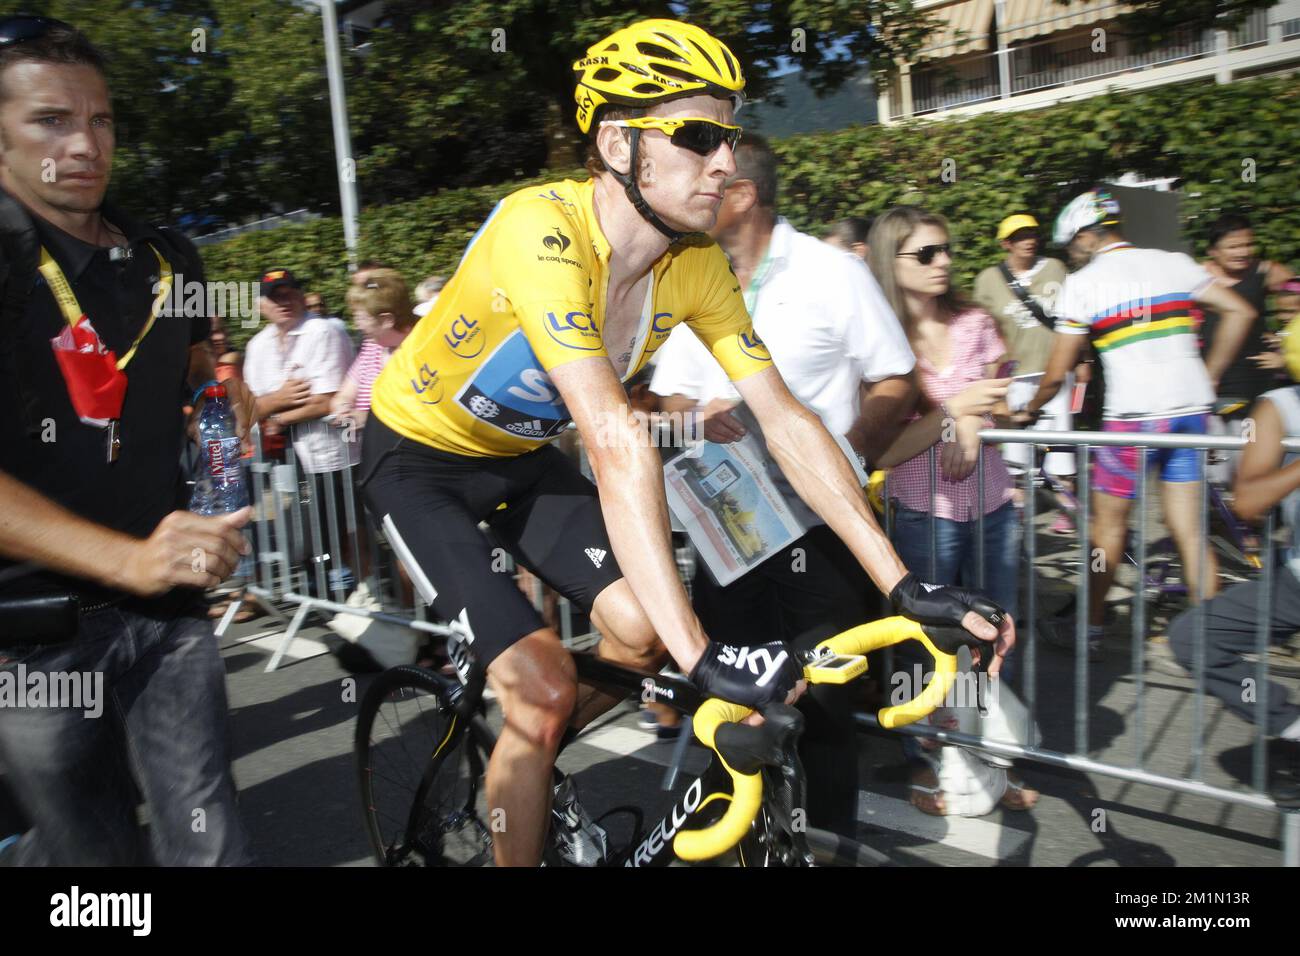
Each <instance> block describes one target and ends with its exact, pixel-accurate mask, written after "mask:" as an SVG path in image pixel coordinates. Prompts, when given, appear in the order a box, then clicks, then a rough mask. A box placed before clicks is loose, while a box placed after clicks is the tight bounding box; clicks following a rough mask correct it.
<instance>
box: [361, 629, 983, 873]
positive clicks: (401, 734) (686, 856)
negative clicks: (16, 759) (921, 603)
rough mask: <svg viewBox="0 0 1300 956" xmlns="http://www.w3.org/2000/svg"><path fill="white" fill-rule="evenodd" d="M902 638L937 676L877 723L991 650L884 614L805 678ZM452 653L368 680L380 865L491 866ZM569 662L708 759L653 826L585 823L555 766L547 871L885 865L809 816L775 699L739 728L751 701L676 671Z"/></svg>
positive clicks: (832, 678) (456, 645) (368, 813)
mask: <svg viewBox="0 0 1300 956" xmlns="http://www.w3.org/2000/svg"><path fill="white" fill-rule="evenodd" d="M908 640H915V641H917V642H919V643H920V644H921V645H922V647H924V648H925V650H926V651H927V652H928V653H929V654H930V656H931V657H932V658H933V659H934V668H933V670H934V678H933V679H932V680H931V681H930V683H929V684H928V685H927V686H926V687H925V688H924V690H922V691H921V693H920V694H918V695H917V696H916V697H915V698H913V699H912V700H910V701H906V702H904V703H901V704H896V705H894V706H890V707H886V708H883V709H882V710H881V711H880V712H879V714H878V719H879V721H880V725H881V726H882V727H885V728H893V727H899V726H903V725H904V724H909V723H912V722H914V721H917V720H920V719H921V718H923V717H925V716H926V715H927V714H929V713H930V712H931V711H933V710H934V709H935V708H936V707H938V706H940V704H942V702H943V701H944V698H945V696H946V695H947V693H948V690H949V688H950V687H951V686H952V683H953V681H954V679H955V675H956V673H957V658H956V653H957V651H958V649H959V648H960V647H962V646H967V647H972V648H982V653H981V654H980V655H979V657H980V661H981V663H980V666H981V667H986V666H987V664H988V662H990V661H991V660H992V656H993V652H992V645H991V644H986V643H985V642H981V641H979V640H978V639H977V638H975V637H974V636H973V635H971V634H969V633H968V632H967V631H965V630H964V629H961V628H949V627H929V626H922V625H920V624H917V623H915V622H913V621H910V620H908V619H906V618H902V617H892V618H886V619H884V620H880V621H875V622H872V623H869V624H862V625H859V626H857V627H854V628H850V629H849V630H847V631H844V632H843V633H841V634H838V635H836V636H834V637H831V638H828V639H827V640H825V641H823V642H822V643H821V644H819V645H817V647H816V648H814V649H813V650H811V651H808V652H805V654H804V655H803V661H802V663H803V665H804V676H805V678H806V679H808V680H809V682H811V683H819V684H820V683H834V684H843V683H847V682H848V681H851V680H853V679H855V678H857V677H859V676H861V675H862V674H864V673H865V672H866V670H867V658H866V655H867V654H868V653H870V652H872V651H875V650H879V649H882V648H885V647H890V646H893V645H896V644H899V643H902V642H903V641H908ZM447 652H448V655H449V656H450V657H451V659H452V661H453V663H454V664H455V665H456V672H457V679H453V678H451V677H445V676H443V675H441V674H437V673H434V672H433V671H430V670H426V669H424V668H420V667H413V666H402V667H395V668H392V669H390V670H388V671H385V672H384V673H383V674H381V675H379V676H378V677H377V678H376V679H375V681H374V683H372V684H371V685H370V687H369V688H368V690H367V692H366V694H365V696H364V697H363V699H362V704H361V710H360V714H359V716H358V719H357V726H356V739H355V752H356V758H357V770H358V779H359V784H360V792H361V805H362V808H363V815H364V821H365V827H366V832H367V835H368V836H369V839H370V844H371V848H372V850H373V852H374V855H375V859H376V860H377V861H378V863H379V864H380V865H381V866H485V865H490V864H491V863H492V860H493V853H492V834H493V833H494V832H497V828H496V824H497V823H498V820H497V817H496V814H497V813H499V812H500V811H495V812H494V811H493V810H492V809H491V808H489V807H488V805H487V799H486V788H485V785H484V775H485V773H486V770H487V765H488V759H489V757H490V755H491V753H492V748H493V746H494V744H495V740H496V738H495V735H494V733H493V731H492V729H491V727H490V726H489V724H488V721H487V719H486V708H485V706H484V700H483V692H484V687H485V683H486V675H485V673H484V670H483V668H481V667H479V666H477V663H476V662H475V661H474V659H473V655H472V652H470V650H469V645H468V643H467V642H465V641H464V640H463V637H456V636H453V637H452V638H449V639H448V648H447ZM760 653H762V652H760ZM573 659H574V662H575V664H576V667H577V674H578V681H579V682H580V683H582V684H586V685H588V686H592V687H595V688H597V689H598V690H600V691H602V692H604V693H608V694H611V695H614V696H631V695H634V694H639V695H640V697H641V699H642V700H643V701H646V702H650V701H657V702H659V703H663V704H666V705H668V706H669V707H672V708H673V709H675V710H677V711H678V712H679V713H682V714H685V715H691V716H692V721H691V727H692V730H693V732H694V735H695V737H696V738H697V739H698V741H699V742H700V743H701V744H703V746H705V747H706V748H708V750H709V751H710V760H709V763H708V766H707V767H706V768H705V771H704V773H703V774H701V775H700V776H699V777H696V778H693V779H690V780H688V781H686V782H684V783H683V784H682V785H680V786H679V787H677V788H675V789H674V791H673V799H674V803H673V806H672V808H671V810H669V811H668V813H667V814H666V815H665V816H664V817H663V818H662V819H661V820H658V821H657V822H655V823H654V824H652V825H650V826H645V825H644V814H643V813H642V811H641V809H640V808H639V807H616V808H614V809H613V810H610V811H609V812H608V813H607V814H605V815H604V816H603V817H601V818H599V819H597V820H594V821H593V820H591V819H590V818H589V817H587V815H586V811H585V810H583V809H582V808H581V806H580V805H579V804H578V802H577V799H576V792H575V791H574V790H573V789H572V787H571V786H570V785H569V781H568V778H566V776H565V775H564V774H563V773H562V772H561V771H559V770H558V769H556V770H555V771H554V784H555V794H556V796H555V801H554V806H553V809H552V813H551V828H550V832H549V834H548V838H547V841H546V844H545V849H544V853H543V863H544V865H547V866H629V867H641V866H664V865H669V864H672V863H676V862H680V863H685V864H696V863H704V862H706V861H714V862H715V863H723V864H725V863H728V862H734V863H736V864H739V865H740V866H776V867H801V866H879V865H888V863H889V860H888V858H887V857H885V856H884V855H883V854H881V853H878V852H877V851H875V850H873V849H871V848H869V847H866V846H863V845H862V844H860V843H857V842H855V841H853V840H850V839H847V838H845V837H842V836H839V835H836V834H833V833H830V832H827V831H824V830H819V829H816V828H814V827H808V826H805V825H804V812H803V807H804V806H805V803H804V790H805V777H804V771H803V767H802V765H801V763H800V761H799V757H798V751H797V747H798V741H799V735H800V734H801V732H802V730H803V716H802V714H801V713H800V712H799V711H798V710H797V709H796V708H793V707H788V706H785V705H783V704H770V705H768V706H765V707H763V708H761V711H760V712H761V714H762V716H763V722H762V723H761V724H758V725H753V724H745V723H741V721H743V720H745V719H746V718H747V717H748V716H749V715H750V714H751V713H752V711H751V710H750V709H749V708H746V707H743V706H740V705H737V704H731V703H727V702H725V701H722V700H719V699H717V698H710V699H706V698H705V697H704V696H703V695H702V694H701V693H700V691H699V689H698V688H696V687H695V686H694V685H693V684H691V683H689V682H687V681H686V680H683V679H680V678H674V677H670V676H667V675H663V674H658V673H651V672H648V671H642V670H637V669H634V668H629V667H624V666H622V665H619V664H616V663H614V662H611V661H608V660H603V659H601V658H598V657H596V655H595V654H593V653H590V652H587V651H574V652H573ZM575 737H580V734H577V733H576V732H571V733H570V735H568V736H567V737H566V739H565V741H564V742H562V744H561V748H560V749H561V752H562V751H563V749H564V746H566V745H567V744H568V743H569V742H570V741H571V740H572V739H574V738H575ZM616 813H627V814H630V815H631V816H632V817H633V820H634V825H633V827H632V836H631V838H630V839H629V840H627V841H626V843H625V844H624V845H623V846H621V847H617V848H615V847H611V846H610V845H609V839H608V834H607V832H606V831H605V830H604V828H602V827H601V826H600V824H601V823H602V822H603V821H604V820H605V819H606V818H607V817H609V816H611V815H613V814H616ZM501 822H502V823H503V822H504V821H501Z"/></svg>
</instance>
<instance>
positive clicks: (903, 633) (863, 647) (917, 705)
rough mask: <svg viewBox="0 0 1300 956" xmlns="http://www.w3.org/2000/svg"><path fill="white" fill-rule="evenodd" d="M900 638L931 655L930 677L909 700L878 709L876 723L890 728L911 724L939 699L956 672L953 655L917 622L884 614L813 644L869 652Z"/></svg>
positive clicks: (840, 650) (848, 651)
mask: <svg viewBox="0 0 1300 956" xmlns="http://www.w3.org/2000/svg"><path fill="white" fill-rule="evenodd" d="M903 641H920V642H921V646H922V647H924V648H925V649H926V650H927V651H929V653H930V656H931V657H932V658H934V679H933V680H931V681H930V684H929V686H927V687H926V688H925V690H924V691H922V692H921V693H920V694H918V695H917V696H916V697H915V698H913V699H912V700H909V701H907V702H906V703H904V704H896V705H894V706H893V707H885V708H883V709H881V711H880V713H879V714H877V719H878V720H879V721H880V726H882V727H885V728H890V729H892V728H894V727H902V726H905V725H906V724H914V723H916V722H917V721H918V720H920V719H921V718H922V717H925V716H926V715H927V714H929V713H931V712H932V711H933V710H935V708H937V707H939V706H940V705H941V704H942V703H943V701H944V698H946V697H947V696H948V691H949V689H950V688H951V687H952V684H953V681H954V680H955V679H956V676H957V658H956V657H954V656H953V655H952V654H945V653H944V652H943V651H941V650H939V649H938V648H937V647H935V646H934V644H933V643H932V642H931V641H930V638H929V636H928V635H927V634H926V633H925V630H924V629H923V628H922V627H921V625H920V624H917V623H916V622H915V621H909V620H908V619H907V618H905V617H887V618H885V619H884V620H881V621H872V622H871V623H870V624H859V625H858V626H857V627H852V628H849V629H848V630H847V631H843V632H842V633H840V634H836V635H835V636H834V637H829V638H827V639H826V640H824V641H822V642H821V643H820V644H818V645H817V646H818V647H819V648H820V647H825V648H829V649H830V650H832V651H834V652H835V653H836V654H870V653H871V652H872V651H878V650H880V649H882V648H885V647H892V646H893V645H895V644H901V643H902V642H903Z"/></svg>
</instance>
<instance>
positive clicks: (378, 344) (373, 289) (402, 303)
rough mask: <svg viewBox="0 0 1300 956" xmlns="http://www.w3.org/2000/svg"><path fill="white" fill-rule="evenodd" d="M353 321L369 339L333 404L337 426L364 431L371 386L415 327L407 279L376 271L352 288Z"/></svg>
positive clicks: (350, 300) (391, 270) (394, 271)
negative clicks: (351, 425)
mask: <svg viewBox="0 0 1300 956" xmlns="http://www.w3.org/2000/svg"><path fill="white" fill-rule="evenodd" d="M348 308H349V309H350V310H351V312H352V322H353V324H355V325H356V327H357V331H359V332H360V333H361V334H362V335H363V336H364V337H365V338H364V339H363V340H362V343H361V348H360V350H359V351H358V352H357V357H356V360H355V361H353V363H352V365H351V366H350V367H349V368H348V372H347V376H346V378H345V379H344V381H343V385H342V386H341V387H340V388H339V390H338V392H337V393H335V395H334V398H333V399H332V400H331V402H330V413H331V414H332V415H334V424H335V425H338V426H340V427H343V426H346V425H347V424H349V423H351V424H353V425H354V426H355V428H364V427H365V424H366V416H367V415H368V414H369V412H370V387H371V385H373V384H374V381H375V379H376V378H378V377H379V373H380V371H382V370H383V367H384V365H385V364H386V363H387V362H388V359H389V356H391V355H392V354H393V349H395V348H397V346H399V345H401V344H402V340H403V339H405V338H406V336H407V334H408V333H409V332H410V331H411V329H412V328H413V327H414V325H415V312H414V305H413V304H412V302H411V293H410V290H409V289H407V287H406V280H405V279H403V278H402V274H401V273H400V272H398V271H396V270H395V269H374V270H372V271H371V272H370V277H369V278H368V279H367V280H366V283H365V285H363V286H357V285H354V286H351V287H350V288H349V289H348Z"/></svg>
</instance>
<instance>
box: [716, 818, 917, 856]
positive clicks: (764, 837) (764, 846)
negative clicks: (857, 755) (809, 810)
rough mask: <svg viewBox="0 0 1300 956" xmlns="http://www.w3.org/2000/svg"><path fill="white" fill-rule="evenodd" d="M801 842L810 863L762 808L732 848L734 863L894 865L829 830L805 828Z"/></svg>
mask: <svg viewBox="0 0 1300 956" xmlns="http://www.w3.org/2000/svg"><path fill="white" fill-rule="evenodd" d="M803 842H804V845H805V846H807V848H808V851H809V853H811V855H812V859H811V861H810V860H807V859H801V858H800V854H799V851H798V850H797V849H796V842H795V840H794V838H793V835H792V834H791V833H790V832H789V831H788V830H787V829H785V828H784V827H781V826H779V825H777V824H776V823H775V821H774V819H773V816H772V814H771V813H770V811H769V810H768V808H766V807H764V808H763V810H762V811H760V813H759V815H758V819H757V820H755V821H754V826H753V829H751V830H750V832H749V834H748V835H747V836H746V837H745V839H743V840H742V841H741V842H740V843H739V844H738V845H737V846H736V861H737V863H739V865H740V866H750V867H754V866H766V867H802V866H854V867H857V866H863V867H867V866H893V865H894V864H893V861H891V860H890V859H889V857H887V856H885V855H884V854H883V853H880V852H878V851H876V850H873V849H871V847H868V846H864V845H863V844H861V843H859V842H857V841H856V840H850V839H849V838H848V837H843V836H840V835H839V834H838V833H831V832H830V831H829V830H819V829H817V828H816V827H809V828H808V829H807V830H805V831H804V832H803Z"/></svg>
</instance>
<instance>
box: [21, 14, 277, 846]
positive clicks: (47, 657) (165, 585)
mask: <svg viewBox="0 0 1300 956" xmlns="http://www.w3.org/2000/svg"><path fill="white" fill-rule="evenodd" d="M128 95H129V94H128ZM112 115H113V108H112V105H111V100H110V95H109V90H108V82H107V79H106V75H105V67H104V59H103V57H102V55H101V54H100V53H99V51H97V50H96V49H95V48H94V47H93V46H92V45H91V44H90V42H89V41H88V40H87V39H86V37H85V36H84V35H83V34H82V33H80V32H79V31H78V30H76V29H75V28H74V27H71V26H69V25H68V24H65V23H61V22H59V21H57V20H50V19H45V18H41V17H28V16H10V17H4V18H0V222H2V223H3V224H4V225H3V226H0V229H2V230H3V232H4V235H3V237H2V238H3V243H2V244H0V249H3V250H4V256H0V259H3V260H5V261H4V262H3V265H4V271H3V274H4V276H5V287H6V289H7V290H8V294H6V296H5V306H4V316H3V322H0V335H4V336H5V341H4V342H0V346H3V347H0V501H3V503H4V504H3V507H2V508H0V671H5V670H7V671H10V673H9V674H8V675H7V676H8V678H9V679H10V681H12V679H13V678H14V676H15V674H16V673H20V672H19V671H18V669H19V668H22V669H24V670H25V671H26V674H27V677H26V678H20V680H26V681H33V680H35V679H36V677H37V676H38V675H39V676H40V678H41V679H42V680H43V681H44V682H45V683H47V684H48V685H49V686H50V687H51V688H55V687H59V686H64V687H65V688H69V689H70V690H71V691H72V692H71V695H70V696H68V697H66V698H62V699H58V700H51V701H50V703H52V704H53V705H54V706H19V707H0V766H3V767H4V770H5V782H6V784H7V786H8V787H9V788H10V789H11V790H12V791H13V793H14V795H15V796H16V798H17V801H18V803H19V805H20V807H21V809H22V812H23V814H24V815H25V817H26V819H27V822H28V823H29V824H30V829H29V830H28V831H27V833H25V834H24V835H23V837H22V838H21V839H20V840H19V841H18V842H17V843H16V844H11V845H10V847H9V849H8V850H6V851H4V852H5V855H6V856H7V857H8V858H9V860H6V862H10V861H12V862H14V863H16V864H19V865H22V864H36V863H41V864H54V865H58V866H109V865H129V864H138V863H142V862H146V861H148V860H152V862H155V863H158V864H163V865H168V866H198V865H216V864H239V863H244V862H247V860H248V845H247V837H246V835H245V832H244V828H243V825H242V823H241V822H240V818H239V810H238V807H237V806H236V802H235V784H234V780H233V778H232V776H231V773H230V734H229V729H228V725H227V710H228V707H227V702H226V688H225V676H226V672H225V667H224V666H223V664H222V661H221V657H220V655H219V653H218V647H217V642H216V641H215V640H214V639H213V636H212V626H211V624H209V622H208V620H207V618H206V616H205V615H204V612H203V604H202V600H201V598H202V589H203V588H207V587H213V586H215V585H216V584H218V583H220V582H221V581H222V580H223V579H224V578H225V577H226V576H228V575H229V574H230V572H231V571H233V569H234V568H235V566H236V564H237V563H238V561H239V557H240V554H241V553H247V551H248V546H247V544H246V543H245V542H244V540H243V536H242V534H241V532H240V530H239V529H240V528H241V527H243V526H244V525H245V524H246V523H247V522H248V520H249V515H250V510H249V509H247V508H245V509H242V510H241V511H239V512H237V513H235V514H232V515H226V516H223V517H200V516H198V515H194V514H191V513H189V512H188V511H185V510H179V509H183V507H184V505H183V501H184V486H183V484H182V482H181V470H180V460H181V448H182V443H183V442H184V440H185V427H184V426H185V423H184V420H183V419H182V418H181V416H180V415H178V414H177V410H178V408H179V404H180V403H179V402H178V401H177V397H178V395H179V394H180V392H181V390H182V387H183V386H185V385H187V386H188V388H187V389H186V391H187V392H189V393H193V391H194V390H195V388H200V389H201V388H202V387H203V386H205V385H206V384H207V383H209V382H210V381H211V380H212V379H213V368H212V353H211V351H210V350H209V346H208V337H209V333H210V325H209V319H208V317H207V316H206V315H199V316H193V317H180V316H164V317H158V318H157V320H156V321H153V320H151V316H152V306H153V303H154V297H155V294H156V292H157V289H156V283H157V282H158V281H159V263H160V260H161V261H163V262H165V263H166V265H167V267H168V268H169V269H170V270H171V272H172V273H173V274H174V275H175V276H178V277H179V276H180V275H184V276H185V278H186V280H187V281H200V282H201V281H202V280H203V264H202V260H201V259H200V258H199V256H198V251H197V250H196V249H195V248H194V246H193V244H192V243H190V242H189V241H188V240H187V239H185V238H184V237H183V236H181V235H180V234H179V233H177V232H176V231H174V230H169V229H165V228H161V227H153V226H149V225H146V224H144V223H141V222H138V221H136V220H135V219H133V218H131V217H130V216H128V215H127V214H125V213H124V212H122V211H121V210H120V209H118V208H116V207H115V206H112V205H110V204H108V203H105V202H104V193H105V191H106V190H107V188H108V184H109V178H110V173H111V171H112V166H113V153H114V147H115V142H114V133H113V125H112V122H111V117H112ZM42 117H45V118H49V117H54V118H56V119H57V122H52V123H47V122H45V121H44V119H42ZM51 173H52V175H51ZM27 227H34V229H35V232H34V234H33V233H32V232H30V231H28V228H27ZM11 230H12V231H11ZM24 237H26V238H24ZM11 239H13V240H14V242H13V243H11V242H10V240H11ZM24 243H29V245H28V246H27V247H26V249H23V248H22V245H23V244H24ZM39 250H44V251H46V252H48V253H49V256H50V260H51V262H50V264H48V265H44V266H42V267H41V268H42V272H43V273H44V274H45V275H47V276H48V275H51V274H53V276H54V278H53V279H51V281H50V282H49V283H48V284H42V285H39V286H38V285H37V284H36V283H35V279H36V275H35V272H34V271H32V272H31V273H30V274H26V275H25V274H23V272H22V271H21V270H22V269H23V268H24V267H23V265H22V263H23V261H24V260H25V259H28V257H30V261H32V262H34V261H35V259H36V256H37V255H38V253H39ZM55 280H57V281H55ZM20 283H22V284H26V285H27V288H28V289H29V290H30V291H28V292H19V291H18V290H20V289H22V288H23V286H22V285H20ZM65 283H66V284H65ZM53 288H63V289H65V290H66V292H67V293H68V294H67V295H59V296H56V295H55V294H54V292H52V291H51V290H52V289H53ZM11 310H12V311H11ZM83 314H84V316H85V319H87V320H88V321H89V323H90V325H88V324H87V322H86V321H80V322H79V324H78V325H77V328H78V329H79V330H80V332H81V333H82V334H84V335H88V336H94V337H95V339H96V340H97V341H98V342H99V343H101V344H102V345H103V346H104V347H106V348H108V349H111V350H112V351H113V352H115V353H116V354H117V355H118V356H122V358H123V361H121V363H120V367H119V365H118V363H112V361H111V359H109V360H108V365H107V367H101V368H100V373H101V375H102V376H104V377H105V378H107V379H108V380H112V381H115V382H116V386H115V388H124V389H125V395H124V397H123V395H122V393H121V392H120V391H118V392H117V399H116V400H115V401H114V400H109V398H108V397H107V396H108V395H109V393H110V392H111V391H112V390H113V389H110V388H105V389H103V390H100V391H99V392H98V393H96V392H95V391H94V385H95V384H97V383H92V382H90V381H88V380H87V378H85V377H84V376H83V375H82V374H81V370H84V368H85V365H84V364H83V365H81V366H74V365H73V364H72V363H70V362H69V363H67V364H63V363H61V362H60V361H58V360H56V353H55V349H54V348H52V347H51V340H53V339H55V338H58V337H62V336H70V334H71V333H70V331H69V328H68V326H69V324H70V323H78V320H79V319H80V318H81V316H82V315H83ZM91 326H93V331H92V330H91ZM17 329H24V330H27V332H26V333H25V334H22V335H16V334H15V335H13V336H12V339H11V338H10V336H9V332H12V331H13V330H17ZM133 342H135V343H137V344H139V345H140V347H139V348H132V343H133ZM81 354H82V355H85V356H87V357H89V355H92V354H94V353H93V352H84V351H83V352H82V353H81ZM104 384H105V385H107V382H104ZM232 402H233V405H234V407H235V412H236V415H237V416H238V418H239V420H240V423H241V430H242V431H246V429H247V419H248V416H247V412H248V411H249V409H250V407H251V404H252V399H251V397H250V396H248V395H247V394H246V393H245V392H244V390H243V389H241V388H239V387H238V386H236V387H234V388H232ZM200 405H201V402H200ZM87 419H89V421H88V420H87ZM96 419H108V420H112V421H113V422H114V425H113V426H110V427H101V426H100V425H99V424H96V423H95V420H96ZM51 435H54V436H57V440H54V441H51V440H50V436H51ZM115 437H118V438H120V441H117V442H115V441H114V440H113V439H114V438H115ZM196 554H199V555H202V556H203V558H204V560H203V561H195V559H194V555H196ZM69 675H71V676H73V677H75V678H76V679H77V682H76V684H75V685H72V687H80V688H81V690H82V693H81V694H80V695H79V696H80V700H78V699H77V697H78V695H77V694H76V691H75V689H72V687H70V685H68V684H67V682H66V678H68V677H69ZM141 795H142V796H143V797H144V799H145V801H146V803H147V804H148V816H149V825H148V843H149V847H150V848H149V850H148V851H146V850H145V849H144V848H143V847H142V846H141V829H140V826H139V815H138V812H137V810H138V808H137V804H138V802H139V797H140V796H141ZM199 808H201V809H202V811H203V822H204V825H203V826H202V827H198V826H195V825H194V822H195V819H196V817H195V812H196V809H199Z"/></svg>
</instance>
